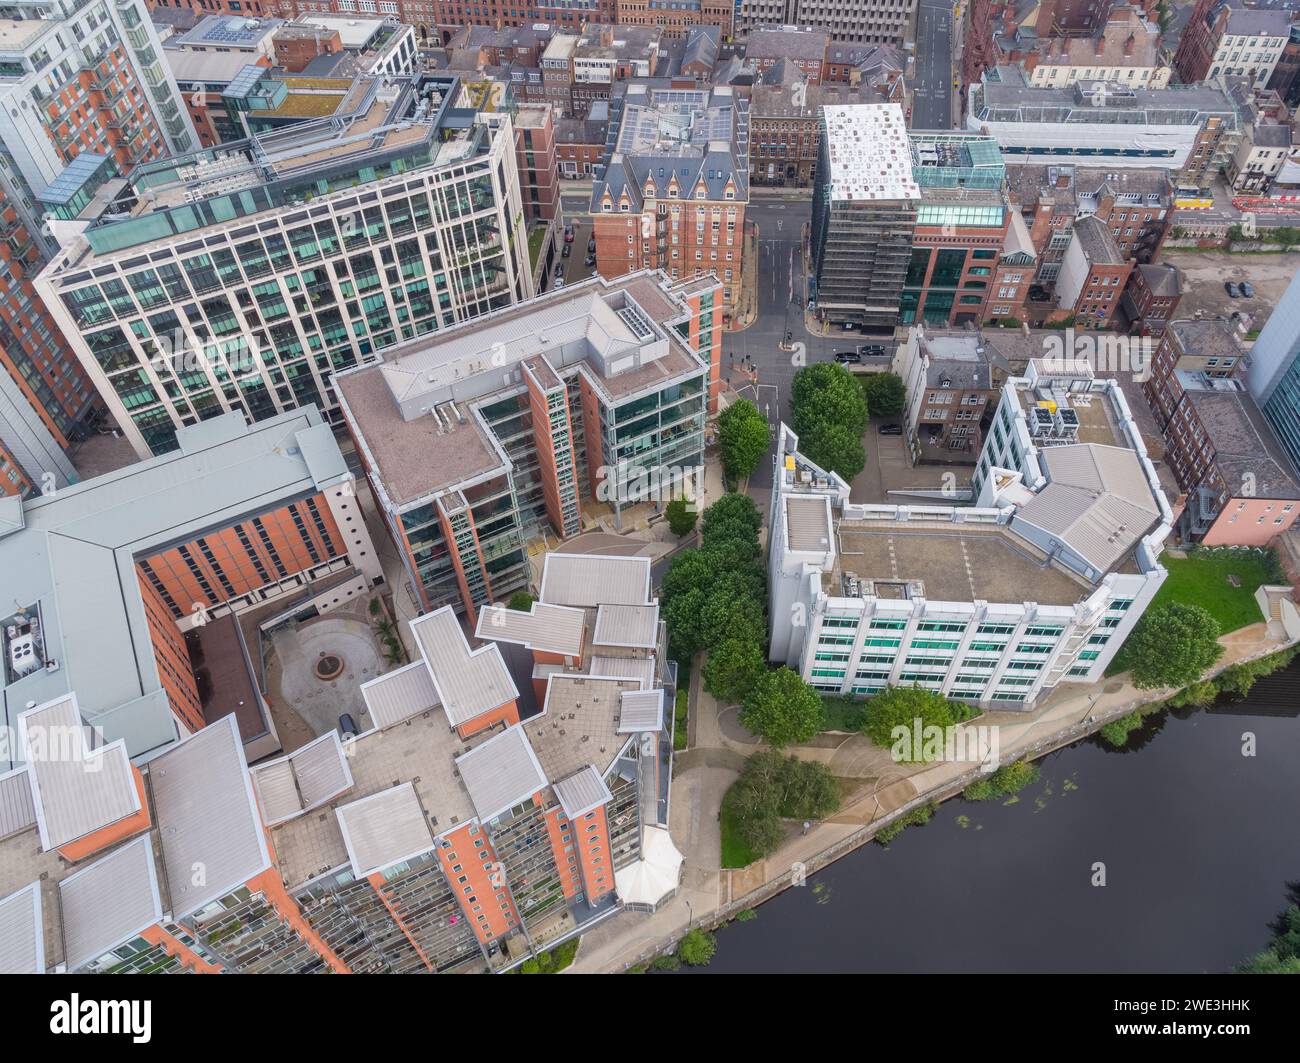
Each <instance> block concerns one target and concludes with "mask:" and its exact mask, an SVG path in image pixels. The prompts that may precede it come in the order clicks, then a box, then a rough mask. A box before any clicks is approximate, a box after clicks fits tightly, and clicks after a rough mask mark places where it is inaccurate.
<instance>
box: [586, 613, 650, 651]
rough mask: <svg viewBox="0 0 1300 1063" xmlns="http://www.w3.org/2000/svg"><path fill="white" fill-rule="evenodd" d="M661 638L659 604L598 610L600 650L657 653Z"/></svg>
mask: <svg viewBox="0 0 1300 1063" xmlns="http://www.w3.org/2000/svg"><path fill="white" fill-rule="evenodd" d="M658 634H659V604H658V603H657V602H656V603H653V604H651V605H601V606H599V607H598V608H597V610H596V631H595V634H594V635H593V636H592V642H593V644H594V645H597V646H622V647H624V648H628V649H654V647H655V644H656V642H657V641H658V640H657V636H658Z"/></svg>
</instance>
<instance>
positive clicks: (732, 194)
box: [726, 188, 736, 199]
mask: <svg viewBox="0 0 1300 1063" xmlns="http://www.w3.org/2000/svg"><path fill="white" fill-rule="evenodd" d="M726 197H727V199H735V198H736V193H735V192H733V191H732V190H731V189H730V188H728V189H727V193H726Z"/></svg>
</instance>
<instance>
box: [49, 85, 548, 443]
mask: <svg viewBox="0 0 1300 1063" xmlns="http://www.w3.org/2000/svg"><path fill="white" fill-rule="evenodd" d="M249 74H250V77H260V76H261V70H260V68H257V67H251V68H249ZM234 88H235V86H234V85H232V86H231V89H232V90H233V89H234ZM460 98H461V92H460V82H459V79H457V78H455V77H443V76H423V75H419V76H415V77H411V78H405V79H399V80H386V79H379V78H367V79H360V80H358V81H357V82H355V83H354V85H353V87H352V89H351V90H350V91H349V93H348V95H347V97H346V98H345V99H344V102H343V103H342V104H340V105H339V108H338V110H337V111H336V112H335V113H334V114H333V115H332V116H331V117H330V118H324V119H320V120H317V121H311V122H305V123H302V124H299V125H295V126H292V127H290V128H287V129H283V130H277V131H274V132H268V133H262V134H259V135H257V136H255V137H253V138H251V139H249V140H244V141H238V142H235V143H230V144H221V145H218V146H215V147H212V148H208V149H206V150H204V151H200V152H195V153H192V154H189V155H181V156H173V157H170V158H167V159H164V160H161V161H159V162H154V163H147V164H144V165H142V166H139V167H136V169H135V170H133V171H132V172H131V174H130V175H129V177H127V178H114V179H109V180H102V181H99V183H98V184H88V185H87V187H85V188H84V189H83V190H82V195H83V198H84V199H85V201H86V206H85V207H84V208H83V209H82V210H80V211H79V212H76V213H71V212H70V216H69V218H68V220H67V223H66V225H64V226H63V227H62V228H61V230H60V231H61V234H62V237H63V239H64V240H65V244H64V246H63V247H62V249H61V250H60V251H59V253H58V254H57V255H56V256H55V257H54V259H53V260H52V261H51V263H50V264H49V266H47V267H46V269H45V271H44V272H43V273H42V274H41V276H40V278H39V279H38V281H37V287H38V290H39V291H40V292H41V295H42V297H43V298H44V300H45V302H46V305H47V306H49V307H50V309H51V312H52V313H53V314H54V316H55V319H56V321H57V323H58V325H59V326H60V327H61V328H62V330H63V331H64V332H65V333H66V334H67V335H68V337H69V338H70V339H71V341H72V343H73V346H74V348H75V350H76V352H77V356H78V357H79V358H80V359H81V362H82V364H83V365H84V366H85V369H86V371H87V372H88V373H89V375H90V377H91V379H92V380H93V381H94V382H95V385H96V387H97V388H98V389H99V391H100V393H101V394H102V395H103V396H104V400H105V402H106V403H107V404H108V406H109V408H110V409H111V410H112V412H113V414H114V416H115V417H116V419H117V421H118V424H119V425H120V426H121V427H122V429H123V431H124V432H125V433H126V435H127V437H128V438H129V439H130V441H131V443H132V445H133V446H134V447H135V449H136V452H137V453H138V454H139V455H141V456H142V457H143V456H145V455H148V454H151V453H163V452H165V451H167V450H170V449H172V448H173V447H175V446H176V432H177V430H178V429H180V428H183V427H185V426H187V425H193V424H197V423H199V422H201V421H203V420H206V419H207V418H210V417H214V416H217V415H219V414H221V413H223V412H228V411H236V410H237V411H240V412H242V413H244V414H245V415H246V416H247V417H248V418H249V419H251V420H258V419H261V418H263V417H269V416H272V415H274V414H277V413H281V412H284V411H286V410H292V409H295V408H298V407H301V406H309V405H315V406H319V407H320V408H321V409H322V410H323V411H324V412H325V414H326V415H327V416H328V417H329V418H330V419H331V420H334V421H337V420H338V418H339V413H338V408H337V404H336V402H335V400H334V396H333V393H332V392H331V391H330V388H329V386H328V381H329V376H330V374H331V373H333V372H336V371H339V370H342V369H346V368H348V367H350V366H353V365H356V364H358V363H359V362H362V361H365V360H367V359H370V358H371V357H372V356H373V355H374V353H375V352H376V351H378V350H380V349H382V348H384V347H388V346H391V345H393V344H395V343H397V342H399V341H401V340H406V339H410V338H412V337H414V336H416V335H419V334H422V333H426V332H431V331H433V330H435V329H438V328H444V327H446V326H448V325H451V324H455V323H457V322H463V321H467V320H469V319H471V318H474V317H477V316H479V315H482V314H486V313H489V312H490V311H492V310H495V309H499V308H501V307H504V306H508V305H510V304H511V303H513V302H516V301H518V300H520V299H525V298H528V297H529V296H531V295H532V279H531V274H530V270H529V266H528V254H527V242H526V237H525V228H524V216H523V209H522V206H521V204H520V201H519V180H518V175H517V172H516V169H515V144H514V134H513V131H512V129H511V124H510V119H509V117H508V116H506V115H505V114H479V113H477V112H475V111H473V110H470V109H465V108H462V107H461V106H460V105H459V101H460Z"/></svg>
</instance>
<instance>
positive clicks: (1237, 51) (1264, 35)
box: [1209, 8, 1292, 88]
mask: <svg viewBox="0 0 1300 1063" xmlns="http://www.w3.org/2000/svg"><path fill="white" fill-rule="evenodd" d="M1291 14H1292V13H1291V12H1290V11H1284V10H1273V11H1269V10H1265V11H1260V10H1255V9H1252V8H1232V9H1231V10H1229V12H1228V18H1227V21H1226V22H1225V23H1224V26H1223V35H1222V36H1221V37H1220V38H1219V43H1218V46H1217V47H1216V48H1215V50H1214V55H1213V56H1212V57H1211V58H1210V71H1209V77H1210V78H1218V77H1232V76H1240V77H1248V78H1250V79H1251V80H1252V81H1253V82H1254V84H1255V85H1257V86H1258V87H1259V88H1263V87H1264V86H1265V85H1267V84H1268V79H1269V78H1271V77H1272V76H1273V71H1274V69H1276V67H1277V64H1278V60H1280V59H1281V58H1282V53H1283V52H1284V51H1285V50H1286V45H1287V41H1289V40H1290V39H1291Z"/></svg>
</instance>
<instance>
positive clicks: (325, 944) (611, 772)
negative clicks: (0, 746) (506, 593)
mask: <svg viewBox="0 0 1300 1063" xmlns="http://www.w3.org/2000/svg"><path fill="white" fill-rule="evenodd" d="M410 627H411V633H412V635H413V637H414V639H415V643H416V645H417V646H418V650H419V652H418V656H417V659H416V660H415V661H414V662H413V663H412V664H409V665H407V666H405V667H403V668H399V669H396V670H395V671H391V672H388V673H386V674H384V675H381V676H379V677H378V678H376V679H373V680H370V681H369V682H367V683H365V684H364V685H363V686H362V688H361V694H362V697H363V698H364V702H365V711H364V713H363V716H364V717H365V724H366V726H365V730H364V731H363V732H362V733H361V734H360V735H358V736H356V737H355V738H354V739H351V740H349V742H348V743H347V747H346V751H345V748H344V746H343V744H342V743H341V742H340V740H339V737H338V735H337V733H336V732H333V731H330V732H328V733H326V734H324V735H321V736H319V737H317V738H315V739H313V740H311V741H309V742H307V743H306V744H305V745H301V746H299V747H298V748H297V749H295V750H294V751H293V752H291V753H289V754H288V755H287V756H282V757H279V758H276V759H272V760H264V761H262V762H261V763H258V764H255V765H254V766H252V767H251V768H250V767H249V766H248V758H247V757H246V753H245V749H244V748H243V747H242V745H241V743H240V741H239V735H238V731H237V728H236V726H235V723H234V721H233V718H226V719H223V720H219V721H216V722H214V723H211V724H209V725H207V726H206V727H204V728H203V729H202V730H200V731H198V732H197V733H195V734H193V735H190V736H189V737H187V738H186V739H185V740H184V741H183V742H181V743H179V744H178V745H175V746H173V747H172V748H171V749H169V750H166V751H165V752H163V753H161V754H159V755H158V756H156V757H154V758H152V759H150V760H148V761H147V762H145V763H142V764H135V763H133V762H132V761H131V759H130V758H129V757H128V756H127V754H126V752H125V750H124V748H123V744H122V742H121V741H120V740H119V741H115V742H112V743H109V744H107V745H101V746H99V747H98V748H95V749H93V750H92V749H91V748H90V746H89V744H88V741H89V739H88V737H87V736H86V735H85V733H84V731H83V722H84V721H83V716H82V712H81V709H80V705H79V703H78V700H77V697H76V695H74V694H67V695H64V696H63V697H60V698H57V699H52V700H50V701H48V702H44V703H42V704H39V705H37V706H34V707H33V708H31V709H28V710H26V711H25V712H24V713H23V714H22V716H21V717H20V719H19V721H18V733H19V735H20V737H21V740H22V744H23V751H24V753H25V754H26V756H25V758H24V761H25V762H24V764H23V766H22V767H20V768H18V769H16V770H14V771H11V772H9V773H7V774H5V775H0V971H2V972H4V973H44V972H46V971H55V972H85V973H89V972H102V973H110V972H111V973H159V972H167V973H177V974H181V973H202V974H215V973H223V972H228V973H243V974H257V973H336V974H348V973H356V974H363V973H364V974H377V973H435V972H470V971H499V970H508V969H510V968H513V967H515V966H518V965H519V964H520V963H522V962H523V961H524V960H525V959H527V958H528V957H529V956H531V955H536V954H537V953H538V952H540V951H542V950H544V949H547V948H550V947H553V946H554V945H556V944H558V943H559V942H561V941H563V940H564V939H565V938H567V937H571V936H573V935H574V934H576V933H581V932H583V931H585V930H588V929H590V928H591V927H593V926H595V925H596V924H597V923H599V922H600V921H602V920H604V919H607V918H610V917H612V916H616V915H617V914H618V913H619V912H620V911H622V910H624V909H632V910H642V911H654V910H655V909H656V908H657V907H658V906H659V905H660V904H662V903H663V902H664V901H666V900H667V899H669V898H671V897H672V896H673V895H674V894H675V892H676V889H677V885H678V881H679V877H680V874H681V864H682V857H681V854H680V853H679V852H678V851H677V849H676V847H675V845H674V844H673V841H672V838H671V836H670V835H669V833H668V830H667V827H666V823H667V810H668V785H669V780H670V778H671V771H672V739H671V731H670V724H669V723H668V722H667V720H668V718H667V717H666V715H665V712H664V705H665V701H666V698H665V694H666V693H667V691H665V689H664V680H665V678H666V677H665V675H664V665H663V661H664V658H663V646H664V643H665V635H664V629H663V625H662V624H661V623H660V622H659V617H658V605H657V603H656V602H655V601H654V600H653V599H652V598H651V597H650V562H649V560H648V559H646V558H610V557H588V556H584V555H551V556H550V557H548V559H547V564H546V568H545V571H544V574H543V579H542V590H541V600H540V601H539V602H538V603H537V604H535V605H534V606H533V608H532V610H531V611H530V612H529V613H513V612H510V611H508V610H501V611H500V613H496V612H493V613H485V614H484V616H483V617H482V618H481V620H480V625H479V637H480V638H481V639H484V640H486V641H484V642H483V643H482V644H481V645H477V646H475V647H473V648H471V645H470V643H469V642H468V640H467V639H466V637H465V635H464V633H463V632H462V630H461V628H460V625H459V624H458V623H457V621H456V618H455V616H454V614H453V613H452V611H451V610H450V609H442V610H439V611H436V612H433V613H429V614H426V615H423V616H420V617H418V618H416V619H415V620H413V621H411V624H410ZM498 643H500V644H501V645H498ZM502 645H505V646H507V648H517V649H518V651H519V652H522V653H525V654H527V653H529V651H531V657H532V661H533V674H534V676H535V679H534V681H533V684H534V686H535V687H536V688H537V689H538V690H539V691H540V696H539V697H538V698H537V703H538V704H537V708H539V709H540V711H537V712H533V713H532V714H530V715H528V716H527V718H523V719H521V715H522V707H523V706H524V705H526V704H527V705H530V706H531V702H532V701H533V690H532V689H528V690H525V691H522V692H521V691H520V690H518V689H517V688H516V686H515V683H514V680H513V679H512V677H511V671H510V669H508V668H507V667H506V663H505V658H504V657H503V655H502ZM54 728H58V729H59V733H61V734H62V735H64V746H63V747H62V748H65V749H66V750H68V752H69V754H70V755H69V756H67V757H65V758H64V759H62V760H61V761H57V762H50V761H49V760H48V759H46V758H44V757H43V756H42V755H41V754H40V750H41V748H42V745H41V743H42V741H43V740H44V739H45V738H46V737H47V736H48V735H49V734H51V733H55V732H54V731H53V729H54ZM69 739H71V740H69ZM197 866H202V867H203V868H204V871H205V875H204V876H202V877H196V876H195V875H194V872H193V869H194V868H195V867H197Z"/></svg>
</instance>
